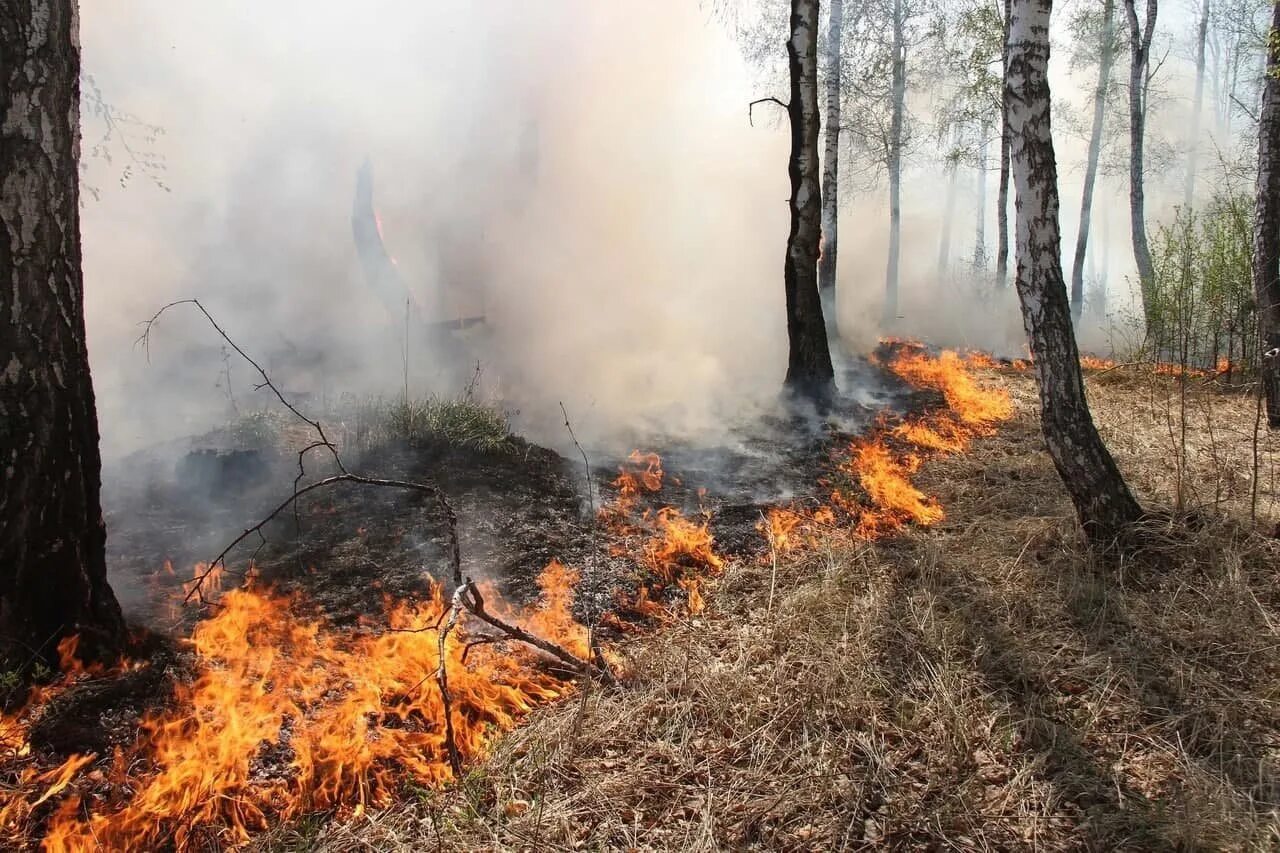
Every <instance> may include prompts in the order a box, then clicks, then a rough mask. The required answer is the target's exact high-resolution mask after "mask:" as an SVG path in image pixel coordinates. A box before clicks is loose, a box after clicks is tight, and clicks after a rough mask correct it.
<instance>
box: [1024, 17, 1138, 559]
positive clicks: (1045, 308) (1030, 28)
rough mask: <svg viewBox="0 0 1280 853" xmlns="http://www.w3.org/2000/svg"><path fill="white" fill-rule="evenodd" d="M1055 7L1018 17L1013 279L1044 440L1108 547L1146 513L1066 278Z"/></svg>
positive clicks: (1082, 512) (1090, 532) (1092, 532)
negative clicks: (1100, 404) (1083, 347)
mask: <svg viewBox="0 0 1280 853" xmlns="http://www.w3.org/2000/svg"><path fill="white" fill-rule="evenodd" d="M1052 6H1053V4H1052V0H1013V4H1012V13H1013V14H1012V15H1011V17H1010V29H1009V67H1008V72H1007V74H1006V77H1005V95H1006V103H1007V104H1008V113H1007V121H1008V124H1009V133H1010V136H1011V139H1012V143H1013V146H1012V165H1013V180H1014V186H1015V188H1016V191H1017V211H1018V217H1017V246H1016V252H1017V257H1016V276H1015V282H1016V286H1017V290H1018V300H1019V302H1020V303H1021V306H1022V318H1023V324H1024V326H1025V327H1026V331H1027V339H1028V343H1029V344H1030V347H1031V356H1032V360H1033V362H1034V364H1035V371H1036V379H1037V381H1038V382H1039V385H1040V422H1041V428H1042V429H1043V431H1044V438H1045V444H1046V446H1047V447H1048V450H1049V455H1050V456H1051V457H1052V458H1053V463H1054V466H1055V467H1056V468H1057V469H1058V474H1059V475H1060V476H1061V478H1062V482H1063V485H1065V486H1066V489H1067V492H1068V494H1070V496H1071V501H1072V503H1073V504H1074V505H1075V509H1076V513H1077V515H1078V516H1079V518H1080V523H1081V525H1082V526H1083V528H1084V531H1085V534H1086V536H1088V538H1089V539H1090V540H1091V541H1092V542H1094V543H1096V544H1107V543H1110V542H1113V541H1115V540H1116V539H1117V538H1119V537H1120V536H1122V535H1123V534H1124V532H1125V531H1126V529H1127V528H1128V527H1129V526H1130V525H1131V524H1132V523H1133V522H1135V521H1137V520H1138V518H1139V517H1140V516H1141V514H1142V511H1141V509H1140V508H1139V506H1138V504H1137V502H1136V501H1135V500H1134V499H1133V496H1132V495H1131V494H1130V493H1129V489H1128V486H1126V485H1125V482H1124V479H1123V478H1122V477H1121V476H1120V471H1119V469H1118V468H1117V467H1116V464H1115V461H1114V460H1113V459H1112V458H1111V454H1110V453H1109V452H1108V451H1107V448H1106V446H1105V445H1104V444H1103V443H1102V439H1101V438H1100V437H1099V435H1098V431H1097V429H1096V428H1095V427H1094V425H1093V419H1092V417H1091V416H1090V414H1089V405H1088V402H1087V401H1086V399H1085V392H1084V380H1083V378H1082V376H1081V373H1080V357H1079V352H1078V351H1077V349H1076V340H1075V336H1074V334H1073V332H1072V328H1071V313H1070V307H1069V305H1068V303H1067V288H1066V284H1065V282H1064V281H1063V279H1062V261H1061V254H1060V251H1061V247H1060V236H1059V231H1058V175H1057V165H1056V163H1055V161H1054V151H1053V138H1052V135H1051V133H1050V125H1049V104H1050V93H1049V80H1048V76H1047V73H1048V65H1049V14H1050V12H1051V10H1052Z"/></svg>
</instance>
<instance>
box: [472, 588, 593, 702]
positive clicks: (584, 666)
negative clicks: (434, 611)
mask: <svg viewBox="0 0 1280 853" xmlns="http://www.w3.org/2000/svg"><path fill="white" fill-rule="evenodd" d="M458 589H459V592H460V593H461V598H460V599H459V600H460V601H461V602H462V604H463V606H465V607H466V608H467V609H468V610H470V611H471V612H472V613H473V614H474V615H475V617H476V618H477V619H479V620H480V621H481V622H484V623H486V624H488V625H490V626H491V627H494V628H497V629H498V630H499V631H501V632H503V633H504V634H506V635H507V636H509V637H511V638H512V639H515V640H519V641H520V642H522V643H526V644H528V645H530V646H533V647H534V648H535V649H538V650H540V651H543V652H546V653H547V654H549V655H551V656H552V657H554V658H557V659H558V660H560V661H562V662H563V663H565V664H568V666H569V667H570V668H571V669H573V670H574V671H575V672H578V673H580V674H582V675H590V676H594V677H596V678H599V679H600V680H601V681H603V682H605V683H606V684H616V683H617V679H615V678H614V675H613V673H612V672H611V671H610V670H609V667H608V666H599V665H597V664H595V663H592V662H591V661H587V660H583V659H582V658H580V657H578V656H577V655H575V654H574V653H573V652H571V651H569V650H568V649H566V648H564V647H563V646H561V645H559V644H557V643H553V642H551V641H550V640H544V639H543V638H542V637H539V636H537V635H535V634H530V633H529V632H528V631H526V630H524V629H523V628H521V627H520V626H518V625H512V624H511V623H510V622H506V621H503V620H502V619H500V618H499V617H497V616H494V615H493V614H492V613H490V612H489V611H488V610H486V609H485V606H484V597H483V596H482V595H481V594H480V590H479V589H477V588H476V585H475V584H474V583H473V582H472V581H471V579H470V578H467V579H466V581H465V582H464V583H463V585H462V586H461V587H459V588H458Z"/></svg>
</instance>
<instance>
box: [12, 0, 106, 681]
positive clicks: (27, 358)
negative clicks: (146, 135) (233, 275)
mask: <svg viewBox="0 0 1280 853" xmlns="http://www.w3.org/2000/svg"><path fill="white" fill-rule="evenodd" d="M77 31H78V27H77V12H76V5H75V2H74V0H5V3H4V4H3V5H0V78H2V79H0V116H3V117H4V118H3V121H2V122H0V277H3V278H4V279H5V281H4V284H3V287H4V297H3V298H0V361H2V362H3V364H2V365H0V458H3V459H4V460H5V461H4V469H3V474H2V475H0V476H2V477H3V483H4V488H3V489H2V490H0V519H3V524H2V525H0V642H3V643H4V644H5V646H6V648H5V649H4V653H5V654H7V655H8V656H9V658H10V660H11V661H14V660H16V661H20V662H21V661H27V662H32V661H34V660H35V659H43V660H44V661H46V662H49V663H56V662H57V654H56V645H57V642H58V640H59V639H60V638H62V637H64V636H67V635H70V634H76V633H79V634H80V635H81V645H80V648H81V650H82V651H85V652H87V653H88V654H89V655H90V656H93V657H102V658H105V657H109V656H111V655H113V654H114V653H116V652H117V651H118V650H119V648H120V646H121V642H122V640H123V637H124V622H123V618H122V617H121V614H120V606H119V605H118V604H117V603H116V599H115V596H114V595H113V594H112V592H111V588H110V587H109V586H108V585H107V569H106V557H105V546H106V528H105V527H104V525H103V521H102V509H101V505H100V503H99V491H100V482H101V481H100V477H101V461H100V458H99V455H98V421H97V415H96V412H95V409H94V399H93V385H92V383H91V381H90V378H89V359H88V351H87V349H86V347H85V331H84V299H83V296H84V284H83V280H82V278H81V271H80V215H79V189H78V183H77V181H78V175H77V158H78V155H79V128H78V125H79V110H80V47H79V44H78V41H77Z"/></svg>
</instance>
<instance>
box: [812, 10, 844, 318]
mask: <svg viewBox="0 0 1280 853" xmlns="http://www.w3.org/2000/svg"><path fill="white" fill-rule="evenodd" d="M843 18H844V0H831V2H830V6H829V7H828V11H827V91H826V95H827V127H826V135H825V138H824V150H823V157H822V254H821V256H820V257H819V259H818V291H819V293H820V294H821V295H822V316H823V318H824V319H825V320H826V325H827V340H828V343H830V342H833V341H839V340H840V329H839V321H838V319H837V315H836V251H837V248H838V247H837V245H836V243H837V237H838V236H839V219H840V189H839V176H840V41H841V27H842V24H843V23H844V20H843Z"/></svg>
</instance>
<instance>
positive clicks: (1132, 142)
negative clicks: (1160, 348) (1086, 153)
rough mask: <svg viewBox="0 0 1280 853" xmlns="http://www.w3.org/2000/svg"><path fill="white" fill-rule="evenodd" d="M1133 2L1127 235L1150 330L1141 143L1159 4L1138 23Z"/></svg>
mask: <svg viewBox="0 0 1280 853" xmlns="http://www.w3.org/2000/svg"><path fill="white" fill-rule="evenodd" d="M1134 2H1135V0H1124V11H1125V17H1126V19H1127V20H1128V24H1129V234H1130V237H1131V239H1132V241H1133V260H1134V263H1135V264H1136V265H1137V267H1138V282H1139V286H1140V289H1141V293H1142V311H1143V316H1144V317H1145V318H1146V320H1147V326H1148V330H1150V326H1151V312H1152V309H1153V308H1154V307H1155V306H1154V305H1153V304H1152V303H1153V300H1154V294H1153V292H1152V286H1153V280H1154V278H1155V267H1154V265H1153V264H1152V262H1151V246H1150V244H1149V243H1148V241H1147V222H1146V193H1145V183H1144V182H1145V180H1146V174H1145V172H1144V169H1145V166H1144V163H1143V142H1144V136H1145V133H1146V120H1147V81H1148V77H1147V71H1148V67H1149V65H1148V64H1149V62H1150V59H1151V39H1152V37H1153V36H1154V35H1155V29H1156V12H1157V11H1158V8H1157V7H1158V0H1147V9H1146V15H1145V18H1146V20H1145V21H1143V22H1139V20H1138V12H1137V9H1136V8H1135V7H1134Z"/></svg>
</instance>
